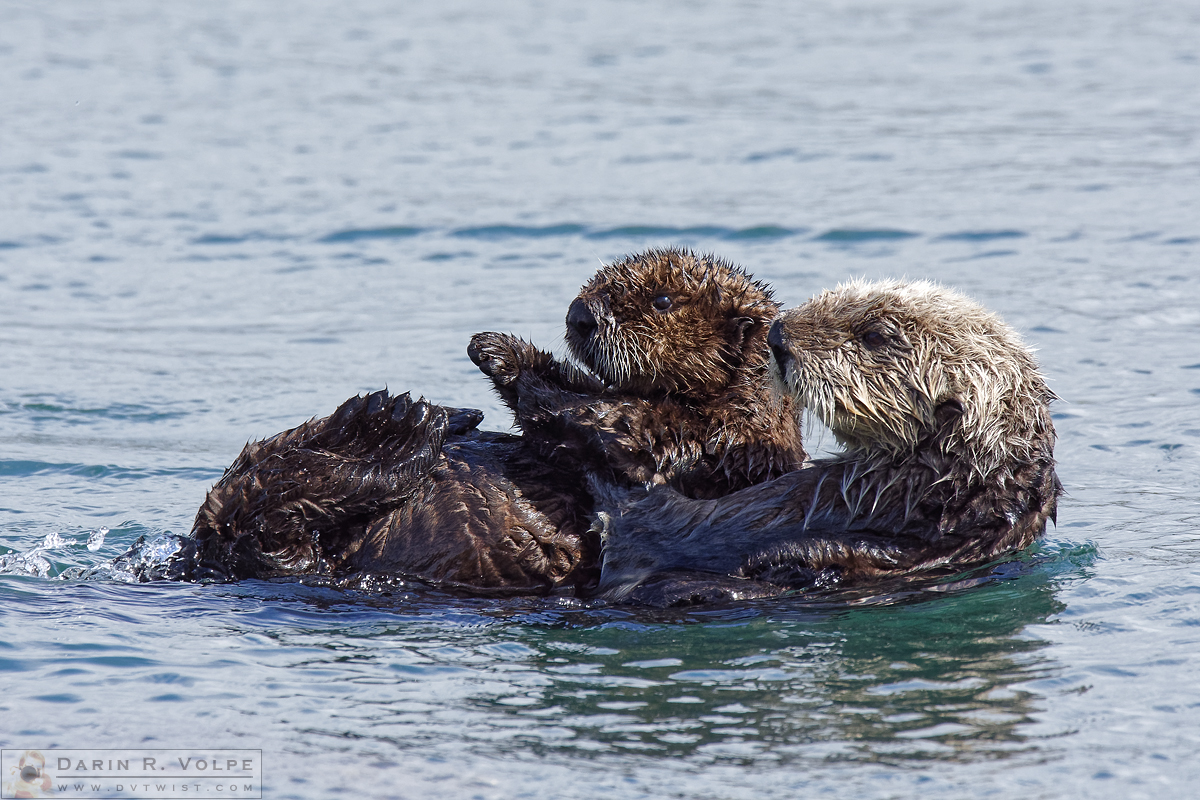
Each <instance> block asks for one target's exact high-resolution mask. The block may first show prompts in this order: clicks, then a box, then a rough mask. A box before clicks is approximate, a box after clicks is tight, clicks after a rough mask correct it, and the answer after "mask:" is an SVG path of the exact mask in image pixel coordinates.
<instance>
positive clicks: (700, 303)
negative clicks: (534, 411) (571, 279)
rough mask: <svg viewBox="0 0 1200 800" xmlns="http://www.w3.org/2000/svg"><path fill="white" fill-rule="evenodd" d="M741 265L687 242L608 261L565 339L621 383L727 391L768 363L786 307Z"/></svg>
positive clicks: (574, 310)
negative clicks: (766, 350)
mask: <svg viewBox="0 0 1200 800" xmlns="http://www.w3.org/2000/svg"><path fill="white" fill-rule="evenodd" d="M778 310H779V304H778V303H776V302H774V301H773V300H772V299H771V291H770V290H769V289H768V288H767V287H766V286H765V285H763V284H761V283H758V282H757V281H755V280H753V279H752V278H751V277H750V276H749V275H747V274H746V273H745V272H743V271H742V270H740V269H738V268H736V267H734V266H732V265H731V264H728V263H726V262H724V261H721V260H720V259H717V258H715V257H711V256H696V255H694V254H692V253H690V252H688V251H685V250H651V251H649V252H646V253H642V254H640V255H635V256H630V257H628V258H626V259H625V260H624V261H620V262H618V263H616V264H612V265H610V266H607V267H605V268H603V269H601V270H600V271H599V272H598V273H597V274H596V276H595V277H594V278H592V280H591V281H589V282H588V283H587V285H585V286H584V287H583V289H582V290H581V291H580V293H579V297H577V298H576V299H575V301H574V302H572V303H571V307H570V309H569V310H568V312H567V335H566V340H567V345H568V346H569V347H570V349H571V352H572V354H573V355H574V356H575V357H576V358H578V359H579V360H580V361H582V362H583V363H584V364H585V365H587V367H588V368H589V369H590V370H591V371H592V372H594V373H595V374H596V375H597V376H598V377H599V378H600V379H601V380H603V381H604V382H605V383H607V384H609V385H610V386H611V387H613V388H614V389H617V390H619V391H625V392H635V393H639V394H654V393H659V392H681V393H693V394H695V393H699V394H708V393H714V392H719V391H721V390H722V389H724V388H726V387H727V386H729V385H730V384H731V382H733V381H735V380H736V379H737V378H738V376H739V375H740V374H742V373H743V372H744V371H745V369H746V368H747V367H750V368H759V369H762V368H765V356H764V354H763V347H762V341H763V336H764V334H765V331H766V327H767V325H768V324H769V323H770V321H771V320H772V319H773V318H774V317H775V315H776V314H777V313H778Z"/></svg>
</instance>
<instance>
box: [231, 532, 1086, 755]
mask: <svg viewBox="0 0 1200 800" xmlns="http://www.w3.org/2000/svg"><path fill="white" fill-rule="evenodd" d="M1092 557H1093V553H1092V551H1091V550H1090V548H1077V549H1075V550H1073V551H1066V552H1061V553H1054V554H1052V558H1049V559H1047V560H1043V561H1041V562H1039V563H1037V565H1036V566H1035V567H1034V568H1032V569H1031V570H1029V571H1027V572H1025V574H1023V575H1022V576H1021V577H1019V578H1017V579H1014V580H1004V581H997V582H993V583H989V584H985V585H982V586H977V587H974V588H971V589H968V590H964V591H958V592H951V593H934V594H935V595H936V596H935V597H933V598H932V599H931V598H930V597H929V596H928V595H926V598H925V599H920V600H909V601H906V602H902V603H899V604H891V605H873V606H861V607H852V608H846V607H845V606H842V607H841V608H840V610H830V609H829V608H828V607H823V608H822V607H810V606H808V605H806V604H805V603H804V602H803V601H800V600H795V599H793V600H782V601H775V602H771V603H756V604H746V605H740V606H737V607H733V608H723V609H710V610H703V611H690V612H647V611H635V610H627V609H603V608H601V609H578V608H572V607H571V606H572V605H574V604H572V603H568V602H565V601H564V602H562V603H555V602H552V601H525V602H522V601H509V602H507V603H506V604H504V605H502V606H499V607H497V606H495V605H494V604H486V603H473V602H471V601H461V600H460V601H453V602H452V603H450V605H449V606H440V605H433V606H430V605H429V604H428V600H423V599H422V598H421V597H420V596H419V595H410V596H407V597H404V598H398V597H390V598H385V597H374V598H371V597H363V596H360V597H358V598H357V602H354V603H352V604H349V605H347V604H346V599H347V598H346V597H344V596H341V595H338V594H336V593H328V594H327V593H326V591H327V590H318V589H312V590H301V589H298V588H297V587H294V586H292V587H289V588H287V589H284V588H282V587H278V588H277V589H276V590H274V591H273V590H271V589H269V588H268V586H263V589H262V591H266V592H269V593H270V594H271V595H272V597H271V600H272V603H273V604H275V603H278V602H279V601H281V600H283V599H284V598H288V597H291V602H287V603H286V606H287V608H285V609H283V610H282V611H280V612H262V613H260V614H256V615H255V617H256V619H255V624H254V625H253V626H252V627H249V628H247V627H244V626H242V625H241V624H238V625H236V626H235V627H234V628H233V629H231V630H230V631H229V632H230V633H231V634H233V633H239V634H242V635H249V634H250V633H251V632H252V631H253V632H256V633H257V635H261V636H264V637H265V638H267V639H269V640H270V641H272V642H273V643H275V644H276V645H277V646H278V647H279V648H280V652H281V653H283V652H286V653H291V654H294V655H293V656H292V657H285V658H284V660H283V662H279V663H278V664H277V666H282V667H284V672H285V673H286V674H285V675H281V676H280V681H281V682H282V683H284V684H286V686H287V690H286V693H287V694H288V695H291V694H292V693H294V692H300V693H301V694H305V695H309V694H310V693H330V691H331V688H332V687H329V686H328V684H327V683H326V680H327V676H329V675H331V674H337V675H338V676H339V677H340V679H341V680H342V681H344V682H345V684H348V685H342V684H339V686H338V687H337V688H336V689H333V690H332V693H331V694H330V697H331V699H332V698H333V697H336V698H337V700H338V710H337V712H336V714H334V715H332V717H331V718H330V719H329V720H328V721H327V723H326V724H319V723H318V724H311V725H309V724H306V725H305V726H303V727H302V728H300V729H298V730H294V731H293V733H295V734H300V735H301V736H302V738H303V739H305V740H307V741H309V742H310V743H319V742H320V741H321V740H323V739H326V738H327V739H331V740H335V741H338V742H340V745H338V746H340V747H345V748H348V749H349V750H351V751H354V752H364V751H370V752H377V750H378V748H380V747H383V748H384V749H385V750H386V751H395V752H396V753H400V754H402V753H404V752H407V751H411V750H414V749H415V750H417V751H424V750H427V749H429V748H430V747H433V748H434V749H439V747H440V746H459V745H463V744H465V746H466V747H468V748H469V749H471V751H472V752H475V753H476V754H478V755H480V756H481V757H494V758H501V759H502V758H504V757H505V756H506V754H525V755H528V754H530V753H534V754H537V755H538V756H540V757H545V758H548V759H550V760H551V761H555V760H560V759H566V761H570V760H571V759H575V758H580V757H583V758H586V759H596V758H600V757H604V756H611V755H613V754H616V753H624V754H627V755H629V757H633V754H641V756H653V757H656V758H657V757H664V756H665V757H670V758H672V759H682V760H683V762H686V763H689V764H693V765H703V764H706V763H715V762H721V763H741V764H759V763H761V764H790V763H806V762H818V763H825V764H828V763H832V762H875V763H882V764H906V763H911V764H916V763H921V762H926V761H952V762H971V761H975V760H979V759H995V758H1006V757H1011V756H1014V755H1018V754H1020V753H1023V752H1027V751H1028V750H1029V749H1031V745H1030V743H1029V742H1028V741H1027V737H1026V735H1025V734H1024V733H1023V732H1022V730H1021V727H1022V725H1023V724H1024V723H1027V722H1029V721H1030V717H1031V714H1033V713H1034V712H1036V711H1037V710H1038V709H1037V705H1036V700H1035V695H1034V694H1033V693H1031V692H1028V691H1025V690H1023V689H1022V688H1021V684H1023V683H1025V682H1028V681H1031V680H1036V679H1039V678H1043V677H1046V676H1048V675H1051V674H1053V673H1054V672H1055V669H1056V667H1055V665H1054V664H1053V663H1052V662H1051V661H1050V660H1048V659H1047V658H1046V657H1045V656H1044V654H1043V653H1042V652H1041V651H1042V649H1043V647H1044V646H1045V644H1044V642H1042V641H1040V640H1038V639H1036V638H1033V637H1030V636H1028V635H1027V634H1026V633H1024V631H1025V629H1026V628H1027V626H1029V625H1031V624H1035V623H1042V622H1046V621H1047V620H1048V619H1050V617H1051V616H1052V615H1054V614H1056V613H1058V612H1060V611H1061V610H1062V608H1063V606H1062V604H1061V603H1060V602H1059V601H1058V600H1057V599H1056V597H1055V593H1056V590H1057V586H1058V585H1059V583H1060V582H1061V580H1062V579H1064V578H1065V577H1074V576H1078V575H1079V569H1080V568H1081V564H1086V563H1088V562H1089V561H1090V559H1091V558H1092ZM276 591H277V592H279V594H275V592H276ZM296 591H312V592H313V594H312V595H309V596H307V597H305V598H304V600H303V602H302V604H301V605H302V606H303V605H312V606H314V607H316V608H319V609H320V610H321V612H322V613H324V614H326V615H329V614H332V615H333V616H332V619H335V620H337V623H336V625H335V626H334V627H329V626H328V625H321V626H318V627H316V628H312V629H305V627H304V626H303V625H300V624H297V623H298V622H299V620H298V619H296V618H295V617H294V616H293V615H294V614H300V615H305V614H307V612H304V611H303V610H302V608H297V607H296V605H295V600H296V599H297V598H295V597H294V595H293V594H292V593H293V592H296ZM364 606H371V607H373V608H374V609H375V610H374V611H365V610H364ZM563 606H565V607H563ZM280 617H282V619H280ZM347 617H348V619H347ZM329 618H330V617H328V616H327V617H326V621H328V619H329ZM268 620H270V622H268ZM282 622H286V623H288V624H286V625H281V624H280V623H282ZM263 626H268V627H269V628H271V630H270V631H267V630H263ZM271 661H272V662H274V661H275V659H271ZM351 687H353V688H351ZM314 740H315V741H314ZM456 743H457V744H456ZM318 746H320V745H319V744H318ZM564 763H565V762H564Z"/></svg>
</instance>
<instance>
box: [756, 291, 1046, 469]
mask: <svg viewBox="0 0 1200 800" xmlns="http://www.w3.org/2000/svg"><path fill="white" fill-rule="evenodd" d="M767 341H768V344H769V345H770V348H771V353H772V364H773V366H772V371H773V373H774V374H775V377H776V379H777V381H778V382H779V384H781V385H782V387H784V388H785V389H786V391H787V392H788V393H790V394H791V395H793V396H794V397H795V398H796V399H797V400H798V401H799V402H800V403H801V404H802V405H803V406H804V407H806V408H808V409H809V410H810V411H811V412H812V413H814V414H815V415H816V416H817V417H818V418H819V419H820V420H821V421H822V422H824V423H825V424H826V425H827V426H828V427H829V428H830V429H831V430H832V431H833V433H834V435H836V436H837V438H838V440H839V441H840V442H841V443H842V444H844V445H845V446H846V447H847V450H848V451H849V453H852V454H854V455H856V456H861V455H864V454H867V453H869V452H877V453H879V452H881V453H886V454H888V455H890V456H893V457H897V456H903V455H906V454H910V453H913V452H915V451H917V450H921V451H923V452H925V451H930V450H932V451H934V452H936V453H941V454H943V455H947V456H953V457H959V458H964V459H965V460H966V461H967V462H968V463H970V465H971V468H972V470H973V471H974V472H975V473H976V474H977V475H979V476H980V477H986V476H987V475H989V474H991V473H992V472H993V471H994V470H995V469H997V468H999V467H1000V466H1001V465H1002V464H1003V463H1004V462H1006V461H1008V460H1009V459H1011V458H1013V457H1017V458H1022V457H1025V456H1028V455H1030V454H1031V453H1032V451H1033V450H1034V449H1036V448H1038V447H1043V446H1045V445H1046V443H1047V442H1050V443H1051V444H1052V440H1053V426H1052V423H1051V421H1050V414H1049V408H1048V404H1049V402H1050V400H1052V399H1053V398H1054V395H1053V393H1052V392H1051V391H1050V390H1049V389H1048V388H1047V387H1046V384H1045V382H1044V381H1043V379H1042V377H1041V375H1039V374H1038V369H1037V364H1036V362H1035V361H1034V359H1033V356H1032V354H1031V353H1030V351H1029V349H1028V348H1027V347H1025V345H1024V344H1022V342H1021V340H1020V339H1019V338H1018V336H1017V334H1016V333H1015V332H1014V331H1013V330H1012V329H1011V328H1009V327H1008V326H1007V325H1006V324H1005V323H1004V322H1003V321H1001V320H1000V318H999V317H997V316H995V315H994V314H990V313H988V312H987V311H985V310H984V309H983V308H981V307H980V306H979V305H978V304H976V303H975V302H973V301H972V300H970V299H968V298H967V297H965V296H964V295H962V294H959V293H958V292H955V291H952V290H950V289H945V288H942V287H940V286H937V285H936V284H933V283H930V282H928V281H913V282H903V281H880V282H870V281H854V282H851V283H847V284H843V285H841V286H838V287H837V288H836V289H833V290H831V291H825V292H822V293H821V294H819V295H817V296H816V297H814V298H812V299H811V300H809V301H808V302H807V303H805V304H804V305H802V306H800V307H798V308H795V309H792V310H790V311H787V312H785V313H783V314H782V315H780V317H779V319H778V320H777V321H776V322H775V323H774V325H773V326H772V328H771V330H770V333H769V335H768V337H767Z"/></svg>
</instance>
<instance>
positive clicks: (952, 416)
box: [933, 398, 963, 430]
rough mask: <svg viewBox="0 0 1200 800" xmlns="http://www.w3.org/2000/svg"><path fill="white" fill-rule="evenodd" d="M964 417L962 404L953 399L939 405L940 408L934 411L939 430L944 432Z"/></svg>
mask: <svg viewBox="0 0 1200 800" xmlns="http://www.w3.org/2000/svg"><path fill="white" fill-rule="evenodd" d="M962 415H963V407H962V403H960V402H958V401H957V400H955V399H953V398H951V399H949V400H943V401H942V402H940V403H938V407H937V408H935V409H934V410H933V418H934V420H935V422H936V423H937V429H938V430H942V429H943V428H948V427H949V426H951V425H953V424H954V423H955V421H956V420H957V419H958V418H959V417H961V416H962Z"/></svg>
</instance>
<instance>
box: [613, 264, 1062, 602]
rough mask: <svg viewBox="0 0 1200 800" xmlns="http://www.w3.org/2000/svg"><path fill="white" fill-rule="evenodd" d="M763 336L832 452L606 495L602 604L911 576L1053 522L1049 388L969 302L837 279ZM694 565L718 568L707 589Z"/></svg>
mask: <svg viewBox="0 0 1200 800" xmlns="http://www.w3.org/2000/svg"><path fill="white" fill-rule="evenodd" d="M770 346H771V349H772V351H773V359H772V360H773V363H774V364H775V366H776V374H777V376H778V378H779V380H780V383H781V385H782V387H783V389H784V390H785V391H786V392H787V393H788V394H790V395H792V396H793V397H795V398H796V399H797V400H798V401H799V402H800V403H802V404H803V405H804V406H805V407H807V408H808V409H810V410H811V411H812V412H813V413H814V414H816V415H817V416H818V417H819V418H820V419H821V420H822V421H823V422H824V423H825V424H826V425H828V426H829V427H830V429H831V430H832V431H833V432H834V434H835V435H836V436H837V437H838V439H839V440H840V441H841V442H842V443H843V444H844V445H845V447H846V450H845V452H844V453H843V454H841V455H840V456H838V457H836V458H831V459H823V460H818V461H814V462H811V463H810V464H809V465H806V467H805V468H804V469H802V470H800V471H798V472H794V473H791V474H790V475H785V476H783V477H782V478H779V479H777V480H774V481H771V482H769V483H764V484H761V485H758V486H755V487H752V488H749V489H746V490H743V491H741V492H737V493H735V494H731V495H729V496H727V497H724V498H720V499H717V500H699V501H697V500H691V499H688V498H684V497H682V496H680V495H679V494H677V493H674V492H671V491H670V490H668V489H663V488H658V489H654V490H652V491H650V492H649V493H648V495H646V496H643V497H640V498H639V497H638V496H637V495H636V494H633V493H630V492H627V491H626V492H622V491H620V490H618V491H613V492H608V493H607V497H605V498H603V499H604V501H605V506H606V507H605V508H604V509H603V510H602V512H601V515H600V519H601V520H602V522H603V523H604V525H603V526H602V527H604V528H605V532H604V545H603V547H604V556H603V573H602V583H601V592H602V594H603V596H606V597H608V598H609V599H613V600H624V601H626V602H640V603H650V604H656V605H669V604H672V603H680V602H702V601H707V600H711V599H715V598H726V599H728V598H734V597H738V596H743V595H744V596H762V595H763V594H770V593H771V592H772V591H774V592H776V593H779V592H783V591H786V590H804V589H815V588H829V587H836V586H845V585H850V584H861V583H865V582H870V581H873V580H878V579H881V578H884V577H889V578H890V577H895V576H905V575H910V576H918V575H920V574H922V573H927V572H928V571H930V570H934V569H957V568H964V567H968V566H971V565H975V564H980V563H985V562H988V561H990V560H994V559H996V558H998V557H1001V556H1003V555H1005V554H1007V553H1012V552H1015V551H1017V550H1020V549H1022V548H1024V547H1027V546H1028V545H1029V544H1031V543H1032V542H1033V541H1034V540H1035V539H1036V538H1037V537H1039V536H1040V535H1041V534H1042V533H1043V532H1044V530H1045V527H1046V522H1047V520H1053V519H1054V518H1055V511H1056V506H1057V500H1058V497H1059V495H1060V494H1061V492H1062V487H1061V485H1060V484H1059V481H1058V478H1057V477H1056V475H1055V472H1054V453H1053V451H1054V439H1055V436H1054V427H1053V424H1052V423H1051V419H1050V412H1049V403H1050V401H1051V400H1052V399H1053V394H1052V393H1051V392H1050V390H1049V389H1048V388H1047V387H1046V384H1045V382H1044V380H1043V379H1042V377H1041V375H1040V374H1039V373H1038V370H1037V364H1036V362H1035V361H1034V359H1033V357H1032V355H1031V354H1030V352H1029V350H1028V349H1027V348H1026V347H1025V346H1024V345H1023V344H1022V343H1021V342H1020V339H1019V338H1018V337H1017V335H1016V334H1015V333H1014V332H1013V331H1012V330H1011V329H1010V328H1008V326H1006V325H1005V324H1004V323H1003V322H1002V321H1000V319H999V318H998V317H996V316H994V315H992V314H989V313H987V312H986V311H984V310H983V309H981V308H980V307H979V306H978V305H976V304H975V303H973V302H972V301H970V300H968V299H967V298H965V297H963V296H962V295H959V294H958V293H956V292H953V291H950V290H947V289H943V288H941V287H938V286H935V285H933V284H929V283H924V282H915V283H901V282H881V283H867V282H859V283H851V284H848V285H845V286H841V287H839V288H838V289H837V290H834V291H830V292H825V293H823V294H821V295H819V296H817V297H815V298H813V300H811V301H809V302H808V303H806V304H805V305H803V306H801V307H800V308H797V309H794V310H792V311H789V312H785V313H784V314H783V315H781V317H780V319H779V320H778V322H776V323H775V326H774V328H773V329H772V331H771V335H770ZM602 494H603V492H602ZM705 574H708V575H719V576H722V577H720V578H719V580H718V583H717V584H713V585H711V586H710V587H709V589H708V590H706V589H705V588H704V586H705V582H704V579H703V576H704V575H705ZM730 578H740V579H744V580H745V581H746V583H745V584H744V585H742V587H741V588H740V589H739V588H737V586H738V585H736V584H735V585H734V588H732V589H731V588H729V579H730ZM681 587H682V588H681ZM713 587H715V588H713ZM772 587H773V589H772ZM739 592H740V593H741V594H739Z"/></svg>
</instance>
